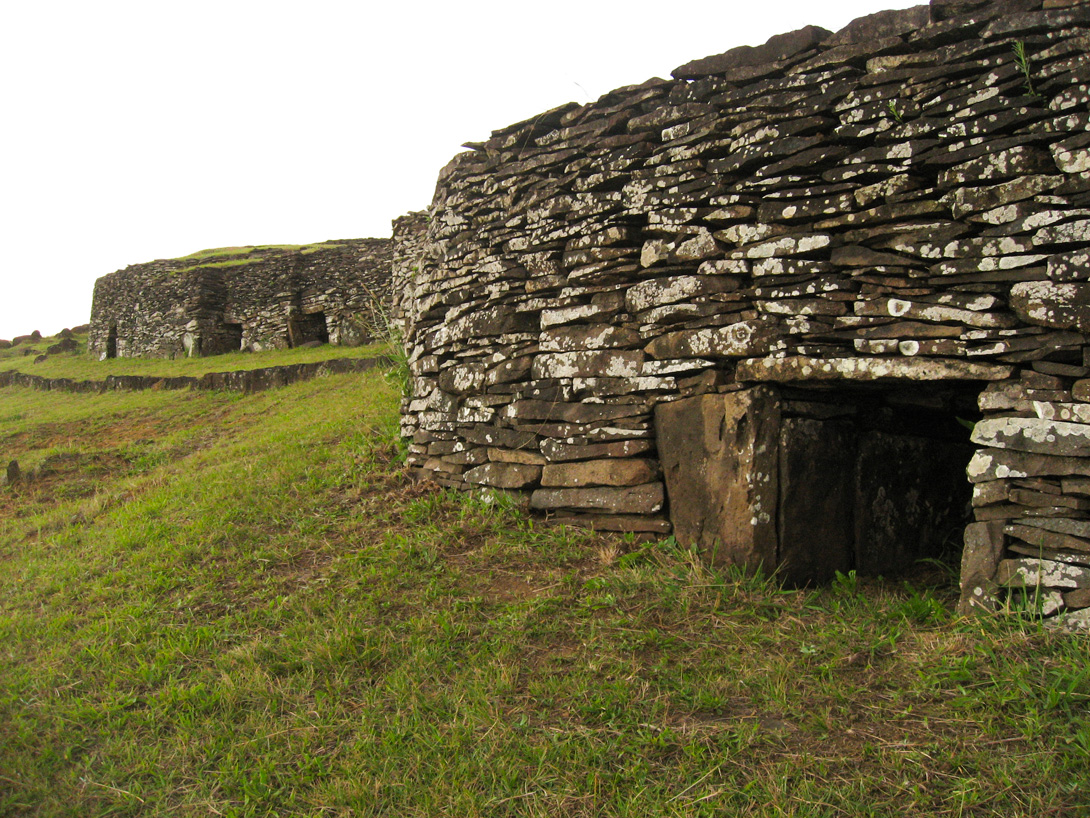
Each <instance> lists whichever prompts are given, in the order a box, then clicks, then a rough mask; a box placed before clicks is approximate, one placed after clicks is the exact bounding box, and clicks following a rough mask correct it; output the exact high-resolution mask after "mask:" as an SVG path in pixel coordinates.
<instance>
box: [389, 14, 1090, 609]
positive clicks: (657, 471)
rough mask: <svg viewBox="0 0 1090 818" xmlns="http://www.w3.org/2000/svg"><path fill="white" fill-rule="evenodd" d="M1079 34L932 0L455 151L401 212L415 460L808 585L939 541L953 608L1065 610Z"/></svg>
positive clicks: (1084, 232) (1088, 167)
mask: <svg viewBox="0 0 1090 818" xmlns="http://www.w3.org/2000/svg"><path fill="white" fill-rule="evenodd" d="M1088 54H1090V4H1087V3H1086V2H1084V0H1044V2H1042V0H994V2H989V0H932V2H931V3H930V5H929V6H928V5H922V6H917V7H915V8H911V9H905V10H898V11H889V12H882V13H879V14H875V15H871V16H869V17H865V18H862V19H860V20H856V21H854V22H853V23H851V24H849V25H848V26H846V27H845V28H844V29H842V30H841V31H839V32H836V33H833V32H829V31H826V30H824V29H820V28H816V27H812V26H811V27H807V28H804V29H800V30H798V31H794V32H791V33H789V34H784V35H779V36H777V37H773V38H772V39H771V40H769V41H768V43H766V44H764V45H762V46H759V47H755V48H750V47H742V48H738V49H734V50H732V51H729V52H727V53H725V54H721V55H718V56H715V57H709V58H706V59H702V60H697V61H695V62H692V63H689V64H687V65H685V66H681V67H680V68H678V69H676V70H675V71H674V78H673V79H670V80H658V79H656V80H650V81H648V82H645V83H643V84H641V85H635V86H629V87H626V88H621V89H618V90H616V91H613V92H611V93H609V94H606V95H605V96H603V97H602V98H601V99H599V100H598V101H596V102H594V103H591V104H588V105H582V106H579V105H575V104H571V105H567V106H563V107H561V108H557V109H555V110H552V111H548V112H545V113H543V114H541V115H538V116H535V117H533V118H531V119H528V120H526V121H524V122H520V123H517V124H515V125H512V126H510V127H507V128H504V129H502V130H498V131H496V132H494V133H493V134H492V137H491V138H490V139H488V140H487V141H485V142H482V143H479V144H476V145H473V146H471V147H472V150H470V151H468V152H466V153H462V154H460V155H458V156H457V157H455V158H454V159H453V160H452V161H451V163H450V164H449V165H448V166H447V167H446V168H445V169H444V170H443V172H442V173H441V175H440V177H439V182H438V185H437V188H436V194H435V199H434V201H433V203H432V206H431V209H430V211H429V217H430V218H429V219H428V220H427V222H426V223H424V222H423V221H421V220H420V219H410V220H407V221H405V222H403V223H402V224H401V225H399V226H397V227H396V228H395V237H396V239H397V240H398V241H399V242H401V243H403V244H404V245H405V246H406V247H408V248H409V252H408V253H407V254H408V255H412V253H413V252H416V257H417V262H416V263H415V264H404V265H403V269H405V270H411V271H412V278H411V290H412V299H411V309H408V310H406V311H405V321H406V325H407V337H408V340H409V346H410V350H411V365H412V371H413V375H414V381H413V389H414V391H413V394H412V396H411V399H410V400H409V401H407V402H406V404H405V407H404V411H403V415H402V423H403V431H404V433H405V435H406V436H407V437H408V438H409V440H410V449H409V451H410V454H409V462H410V467H411V468H412V469H414V470H415V471H416V473H417V474H419V475H420V476H421V477H427V478H429V479H432V480H435V481H436V482H439V483H440V484H443V485H449V486H455V487H461V488H484V489H490V490H502V491H507V492H513V493H516V494H518V495H521V496H522V497H524V498H525V499H526V501H527V503H528V504H529V505H530V507H532V508H533V509H536V510H538V511H539V512H541V513H544V514H547V515H549V516H550V517H551V518H552V519H554V520H558V521H562V522H569V523H572V524H582V525H591V526H594V527H596V528H601V529H612V530H622V531H631V532H653V533H657V534H665V533H668V532H671V531H672V532H673V533H674V534H675V535H676V536H677V538H678V539H679V541H681V542H682V543H683V544H686V545H693V546H696V547H698V548H701V549H703V550H704V551H705V552H706V553H707V554H709V555H710V556H711V557H712V558H713V559H715V560H716V561H718V562H721V563H726V564H734V565H740V566H744V567H746V568H749V569H754V568H757V567H758V566H759V567H761V568H763V569H764V570H766V571H775V572H777V573H778V574H779V575H780V576H782V577H784V578H785V579H788V580H789V581H793V582H797V583H800V584H802V583H807V582H813V581H822V580H826V579H829V578H830V577H832V576H835V573H836V572H837V571H849V570H857V571H859V572H860V573H864V574H878V573H883V574H886V575H889V574H891V573H896V572H897V571H900V570H903V569H905V568H908V567H910V566H912V565H913V563H914V562H915V561H917V560H919V559H921V558H926V557H931V556H935V555H938V554H940V553H941V552H942V551H943V549H944V547H946V546H948V545H949V544H950V543H951V542H952V543H954V544H955V547H957V546H960V544H961V542H962V539H963V535H962V532H964V540H963V541H964V544H965V545H964V549H963V568H962V586H963V609H965V610H968V609H970V608H973V607H978V606H979V607H984V608H993V607H996V606H1000V605H1027V606H1032V607H1033V608H1034V609H1035V610H1037V611H1039V612H1040V613H1043V614H1046V615H1053V614H1061V616H1060V619H1059V620H1058V621H1060V622H1062V623H1063V624H1064V625H1065V626H1068V627H1086V628H1090V259H1088V251H1090V109H1088V102H1090V91H1088V87H1090V57H1088ZM419 230H423V231H425V238H424V240H423V242H422V244H419V245H418V246H419V250H417V251H414V250H413V249H412V248H413V247H414V246H417V244H418V243H419V241H420V240H419V237H418V236H416V235H414V231H419ZM402 234H404V235H402ZM970 429H971V430H972V432H971V435H970ZM966 476H968V480H966ZM967 524H968V525H967Z"/></svg>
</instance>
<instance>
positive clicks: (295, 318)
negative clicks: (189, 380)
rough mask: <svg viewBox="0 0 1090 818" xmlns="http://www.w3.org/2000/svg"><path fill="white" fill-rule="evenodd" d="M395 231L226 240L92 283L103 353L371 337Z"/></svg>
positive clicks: (346, 342) (97, 348)
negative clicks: (232, 243)
mask: <svg viewBox="0 0 1090 818" xmlns="http://www.w3.org/2000/svg"><path fill="white" fill-rule="evenodd" d="M391 251H392V248H391V242H390V240H389V239H344V240H337V241H329V242H324V243H321V244H311V245H306V246H268V247H229V248H223V249H219V250H207V251H204V252H201V253H195V254H194V255H192V256H187V257H185V258H179V259H168V260H159V261H152V262H149V263H147V264H135V265H132V266H130V267H126V268H125V269H124V270H119V271H118V272H116V273H111V274H109V275H106V276H103V277H102V278H100V279H99V280H98V281H97V282H96V283H95V291H94V301H93V304H92V307H91V324H90V332H89V335H88V349H89V350H90V352H91V354H92V355H94V356H95V357H97V358H100V359H105V358H135V357H159V358H175V357H183V356H190V357H192V356H200V355H216V354H219V353H224V352H231V351H234V350H240V349H242V350H253V351H258V350H263V349H283V348H287V347H297V346H301V345H303V344H306V343H309V342H320V343H330V344H336V345H341V346H354V345H358V344H361V343H366V342H367V341H369V340H371V339H372V338H373V337H374V336H375V333H376V331H377V330H378V329H379V327H377V323H381V321H383V320H385V315H386V309H387V305H388V303H389V289H390V263H391Z"/></svg>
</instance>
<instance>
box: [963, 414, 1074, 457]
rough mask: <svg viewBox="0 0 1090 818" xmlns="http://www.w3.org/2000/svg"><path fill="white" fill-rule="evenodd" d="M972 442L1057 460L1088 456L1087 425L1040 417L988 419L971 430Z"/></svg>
mask: <svg viewBox="0 0 1090 818" xmlns="http://www.w3.org/2000/svg"><path fill="white" fill-rule="evenodd" d="M972 441H973V443H978V444H980V445H981V446H988V447H993V448H997V449H1016V450H1017V451H1020V452H1033V453H1036V454H1048V455H1053V456H1059V457H1087V456H1090V425H1087V424H1085V423H1068V422H1065V421H1059V420H1046V419H1043V418H988V419H985V420H982V421H980V422H979V423H977V424H976V426H975V427H974V428H973V434H972Z"/></svg>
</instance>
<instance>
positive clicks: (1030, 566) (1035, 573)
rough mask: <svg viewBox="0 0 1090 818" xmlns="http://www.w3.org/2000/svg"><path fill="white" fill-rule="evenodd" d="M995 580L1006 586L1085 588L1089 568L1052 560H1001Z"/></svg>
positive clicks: (1087, 584) (1088, 578)
mask: <svg viewBox="0 0 1090 818" xmlns="http://www.w3.org/2000/svg"><path fill="white" fill-rule="evenodd" d="M996 580H997V581H998V582H999V584H1000V585H1003V586H1005V587H1007V588H1087V587H1090V568H1084V567H1082V566H1081V565H1069V564H1067V563H1063V562H1053V561H1052V560H1036V559H1014V560H1003V561H1002V562H1001V563H999V570H998V572H997V573H996Z"/></svg>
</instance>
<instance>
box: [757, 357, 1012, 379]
mask: <svg viewBox="0 0 1090 818" xmlns="http://www.w3.org/2000/svg"><path fill="white" fill-rule="evenodd" d="M1013 372H1014V367H1011V366H1005V365H1002V364H978V363H969V362H967V361H959V360H956V359H949V358H877V357H876V358H810V357H803V356H791V357H785V358H747V359H745V360H743V361H740V362H739V363H738V369H737V371H736V377H737V379H738V380H739V381H877V380H909V381H999V380H1004V379H1006V378H1009V377H1010V376H1011V374H1012V373H1013Z"/></svg>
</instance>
